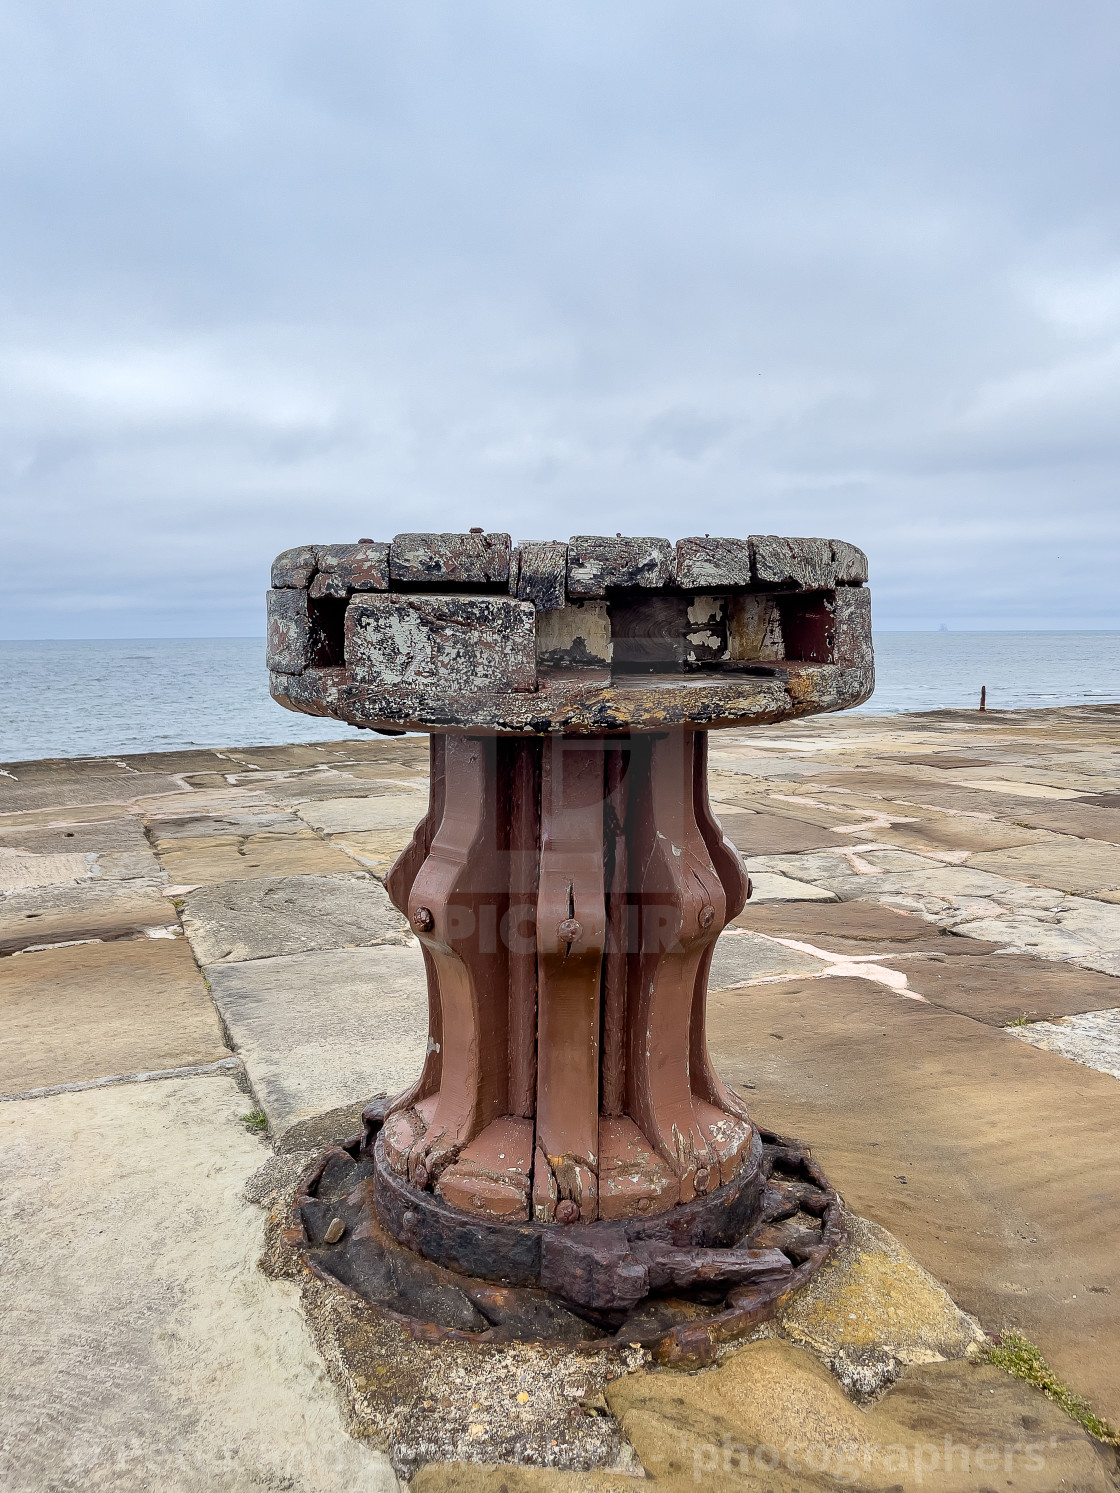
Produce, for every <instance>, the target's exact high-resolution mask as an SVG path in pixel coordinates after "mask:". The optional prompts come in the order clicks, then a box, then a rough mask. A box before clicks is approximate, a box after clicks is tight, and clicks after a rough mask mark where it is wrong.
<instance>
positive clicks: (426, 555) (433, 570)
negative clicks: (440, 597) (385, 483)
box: [389, 531, 510, 588]
mask: <svg viewBox="0 0 1120 1493" xmlns="http://www.w3.org/2000/svg"><path fill="white" fill-rule="evenodd" d="M509 564H510V538H509V535H508V534H483V533H482V532H481V531H479V532H477V533H475V532H474V531H472V532H471V533H469V534H398V535H396V537H395V538H394V540H393V542H392V544H391V546H390V548H389V575H390V578H391V580H392V583H393V584H394V585H396V586H443V585H447V586H501V587H503V588H504V587H506V586H508V585H509Z"/></svg>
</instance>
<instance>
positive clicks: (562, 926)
mask: <svg viewBox="0 0 1120 1493" xmlns="http://www.w3.org/2000/svg"><path fill="white" fill-rule="evenodd" d="M556 937H557V938H558V939H559V940H560V942H561V943H578V942H579V940H580V939H581V938H582V937H583V925H582V924H581V923H577V922H576V920H575V918H565V919H564V921H563V922H562V923H559V924H558V925H557V928H556Z"/></svg>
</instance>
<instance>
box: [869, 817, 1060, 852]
mask: <svg viewBox="0 0 1120 1493" xmlns="http://www.w3.org/2000/svg"><path fill="white" fill-rule="evenodd" d="M875 836H876V839H882V840H883V841H884V843H889V844H891V845H899V846H901V847H902V848H903V849H904V850H915V851H917V852H918V854H919V855H921V854H922V853H923V852H926V851H937V850H942V851H944V850H964V851H967V852H968V854H969V855H970V857H972V860H975V858H976V854H975V853H976V852H981V853H983V852H987V851H993V850H1011V849H1014V848H1015V847H1016V846H1019V845H1033V844H1036V843H1037V842H1038V841H1040V840H1044V839H1045V833H1044V831H1042V830H1035V829H1021V828H1018V827H1017V826H1015V825H1009V824H1004V823H1002V822H1000V821H997V820H992V819H952V818H947V817H938V818H934V817H929V818H923V819H922V820H921V821H920V822H919V823H917V824H892V825H889V826H887V827H886V828H884V829H881V830H876V831H875Z"/></svg>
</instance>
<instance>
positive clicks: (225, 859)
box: [159, 830, 354, 886]
mask: <svg viewBox="0 0 1120 1493" xmlns="http://www.w3.org/2000/svg"><path fill="white" fill-rule="evenodd" d="M159 858H160V861H161V863H162V865H163V867H164V869H165V870H166V872H167V874H168V876H169V877H170V878H171V881H172V882H173V883H174V884H175V885H176V886H188V885H194V884H199V885H201V884H206V885H210V884H211V883H213V882H218V881H242V880H244V879H246V878H256V877H262V876H317V875H318V876H330V875H335V874H344V873H346V872H349V871H352V870H353V869H354V867H353V864H352V862H351V861H349V860H348V859H347V857H346V855H345V853H344V852H343V851H341V850H339V849H337V848H336V847H335V846H334V845H329V844H327V843H325V842H324V841H323V840H322V839H320V837H319V836H318V835H317V834H315V833H314V832H313V831H312V830H305V831H303V833H301V834H295V835H292V834H280V835H268V834H264V835H238V836H234V835H229V836H223V835H207V836H201V837H200V838H198V839H196V840H188V839H182V840H168V841H166V842H164V843H163V844H162V845H161V846H160V847H159Z"/></svg>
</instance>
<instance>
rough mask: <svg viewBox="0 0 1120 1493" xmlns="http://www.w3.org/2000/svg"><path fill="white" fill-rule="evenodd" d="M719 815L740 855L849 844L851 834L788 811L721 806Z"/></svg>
mask: <svg viewBox="0 0 1120 1493" xmlns="http://www.w3.org/2000/svg"><path fill="white" fill-rule="evenodd" d="M716 815H717V818H718V819H719V822H720V824H721V825H722V826H723V830H724V833H725V834H726V835H727V837H728V839H729V840H730V841H731V843H732V844H733V845H734V846H735V848H736V850H738V851H739V853H740V855H786V854H788V853H790V852H793V851H799V850H819V849H821V848H823V847H824V846H828V845H845V844H847V842H848V838H849V837H847V836H844V835H838V834H835V833H834V832H833V831H832V830H829V829H826V828H823V827H821V826H819V825H815V824H809V823H807V822H806V821H805V820H803V819H794V818H792V817H789V816H785V815H778V814H763V813H744V812H742V811H741V810H740V811H739V812H735V811H731V812H728V811H726V810H724V809H723V808H722V806H720V807H719V808H717V810H716Z"/></svg>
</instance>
